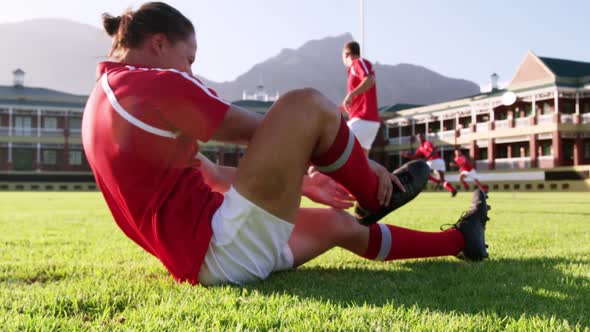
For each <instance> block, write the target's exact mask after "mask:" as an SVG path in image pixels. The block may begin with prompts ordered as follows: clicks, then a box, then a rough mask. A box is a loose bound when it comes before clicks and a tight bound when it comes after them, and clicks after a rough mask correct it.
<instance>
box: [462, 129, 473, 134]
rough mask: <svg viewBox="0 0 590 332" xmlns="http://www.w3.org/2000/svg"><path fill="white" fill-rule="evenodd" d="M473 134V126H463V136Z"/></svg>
mask: <svg viewBox="0 0 590 332" xmlns="http://www.w3.org/2000/svg"><path fill="white" fill-rule="evenodd" d="M469 134H471V128H461V136H465V135H469Z"/></svg>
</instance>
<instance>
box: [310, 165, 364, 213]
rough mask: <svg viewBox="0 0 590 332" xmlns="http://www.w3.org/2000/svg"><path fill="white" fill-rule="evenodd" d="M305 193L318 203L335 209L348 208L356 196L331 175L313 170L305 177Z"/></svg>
mask: <svg viewBox="0 0 590 332" xmlns="http://www.w3.org/2000/svg"><path fill="white" fill-rule="evenodd" d="M302 191H303V195H305V196H307V197H308V198H309V199H311V200H312V201H314V202H316V203H320V204H324V205H328V206H330V207H333V208H335V209H348V208H350V207H352V206H353V205H354V201H355V199H354V197H353V196H352V195H350V193H349V192H348V191H347V190H346V189H344V187H342V186H341V185H340V184H339V183H338V182H336V181H334V180H332V179H331V178H330V177H328V176H326V175H324V174H322V173H320V172H318V171H315V170H311V171H310V172H309V174H308V176H306V177H304V178H303V190H302Z"/></svg>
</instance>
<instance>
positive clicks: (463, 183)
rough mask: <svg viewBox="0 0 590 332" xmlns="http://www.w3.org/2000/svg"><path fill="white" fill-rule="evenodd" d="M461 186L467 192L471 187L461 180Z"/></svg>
mask: <svg viewBox="0 0 590 332" xmlns="http://www.w3.org/2000/svg"><path fill="white" fill-rule="evenodd" d="M461 184H462V185H463V188H465V190H469V185H468V184H467V182H465V181H463V180H461Z"/></svg>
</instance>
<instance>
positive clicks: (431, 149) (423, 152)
mask: <svg viewBox="0 0 590 332" xmlns="http://www.w3.org/2000/svg"><path fill="white" fill-rule="evenodd" d="M416 154H417V155H419V156H422V157H423V158H426V159H427V160H435V159H440V154H439V153H438V149H437V148H436V147H435V146H434V144H432V142H430V141H424V142H422V144H420V146H419V147H418V149H416Z"/></svg>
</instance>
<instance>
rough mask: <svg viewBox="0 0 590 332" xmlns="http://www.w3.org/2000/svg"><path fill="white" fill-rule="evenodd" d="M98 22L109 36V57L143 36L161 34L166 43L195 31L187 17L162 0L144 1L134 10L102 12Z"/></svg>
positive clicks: (138, 40) (138, 44) (183, 37)
mask: <svg viewBox="0 0 590 332" xmlns="http://www.w3.org/2000/svg"><path fill="white" fill-rule="evenodd" d="M102 25H103V27H104V30H105V31H106V32H107V33H108V34H109V36H111V37H113V45H112V46H111V51H110V52H109V56H117V53H118V52H119V51H120V50H121V49H129V48H136V47H139V46H141V44H142V43H143V42H144V40H145V38H146V37H148V36H150V35H153V34H156V33H163V34H164V35H165V36H166V38H168V40H170V42H176V41H179V40H184V39H186V38H187V37H188V36H190V35H191V34H194V33H195V27H194V26H193V24H192V23H191V21H190V20H189V19H188V18H186V17H185V16H184V15H182V14H181V13H180V12H179V11H178V10H177V9H175V8H174V7H172V6H170V5H167V4H165V3H163V2H148V3H145V4H143V5H142V6H141V7H140V8H139V9H138V10H136V11H132V10H130V9H128V10H127V11H125V12H124V13H123V14H122V15H121V16H117V17H114V16H112V15H110V14H108V13H104V14H102Z"/></svg>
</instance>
